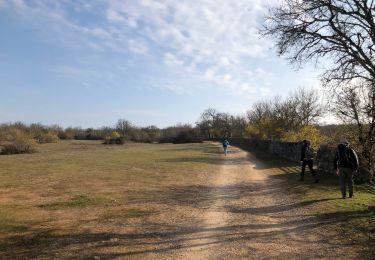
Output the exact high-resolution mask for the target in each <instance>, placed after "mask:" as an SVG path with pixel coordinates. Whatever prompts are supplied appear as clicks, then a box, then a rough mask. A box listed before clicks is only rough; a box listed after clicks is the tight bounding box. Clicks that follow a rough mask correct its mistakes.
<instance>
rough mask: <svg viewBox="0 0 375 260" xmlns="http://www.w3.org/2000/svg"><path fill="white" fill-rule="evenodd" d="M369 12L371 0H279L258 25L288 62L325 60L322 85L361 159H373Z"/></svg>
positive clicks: (373, 60)
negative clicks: (350, 126) (350, 128)
mask: <svg viewBox="0 0 375 260" xmlns="http://www.w3.org/2000/svg"><path fill="white" fill-rule="evenodd" d="M374 15H375V0H284V1H282V3H281V5H279V6H277V7H275V8H273V9H271V10H270V15H269V16H268V17H267V24H266V26H265V28H264V29H263V33H264V35H268V36H271V37H274V38H276V44H277V48H278V52H279V54H280V55H284V56H286V57H287V58H288V59H289V60H290V61H291V62H292V63H293V64H297V65H302V64H304V63H306V62H311V61H313V62H316V63H318V62H320V61H324V65H325V68H324V69H325V71H324V73H323V74H322V83H323V85H324V86H326V87H327V89H328V90H330V91H331V95H332V100H333V104H334V106H333V110H334V111H335V112H336V114H338V115H341V116H340V118H341V119H342V120H343V121H344V122H346V123H355V125H356V126H357V128H358V136H357V139H358V141H359V143H360V144H361V146H362V150H363V151H362V152H363V153H362V156H363V157H364V158H366V157H369V158H372V157H374V147H373V144H372V141H370V139H371V138H370V136H373V135H374V132H373V129H374V127H375V125H374V119H373V111H374V109H375V103H374V96H373V93H374V90H375V19H374ZM361 93H362V94H361ZM364 136H367V138H364ZM368 151H370V153H372V154H371V155H370V156H369V155H368V153H369V152H368Z"/></svg>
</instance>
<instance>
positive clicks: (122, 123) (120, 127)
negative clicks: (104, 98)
mask: <svg viewBox="0 0 375 260" xmlns="http://www.w3.org/2000/svg"><path fill="white" fill-rule="evenodd" d="M132 129H133V126H132V124H131V123H130V122H129V121H128V120H125V119H119V120H118V121H117V124H116V131H118V132H119V133H120V134H121V135H122V136H127V135H129V134H130V131H131V130H132Z"/></svg>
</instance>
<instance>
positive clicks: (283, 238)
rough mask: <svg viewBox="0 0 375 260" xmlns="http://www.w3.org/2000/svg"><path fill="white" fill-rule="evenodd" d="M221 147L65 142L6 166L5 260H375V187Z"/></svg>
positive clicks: (1, 164)
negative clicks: (344, 190) (345, 185)
mask: <svg viewBox="0 0 375 260" xmlns="http://www.w3.org/2000/svg"><path fill="white" fill-rule="evenodd" d="M254 154H256V155H257V157H258V158H261V159H262V161H258V160H257V159H256V158H255V157H254V156H252V155H251V154H247V153H246V152H244V151H242V150H240V149H238V148H234V147H232V148H230V151H229V154H228V156H227V157H225V156H224V155H223V154H222V148H221V146H220V145H219V144H217V143H211V142H206V143H203V144H181V145H176V144H135V143H130V144H126V145H124V146H118V145H113V146H107V145H102V144H101V143H100V142H96V141H62V142H59V143H56V144H44V145H40V146H39V152H38V153H35V154H25V155H6V156H1V157H0V258H9V259H15V258H16V259H24V258H38V259H50V258H87V259H99V258H101V259H102V258H103V259H107V258H110V259H112V258H119V259H123V258H129V257H130V258H131V257H133V258H134V259H139V258H147V259H160V258H163V259H165V258H167V259H176V258H183V259H196V258H200V259H205V258H207V259H212V258H228V259H232V258H241V257H242V258H244V257H245V258H259V257H263V256H265V255H266V256H269V257H275V258H301V257H303V258H322V257H323V258H330V259H334V258H337V256H340V255H341V256H342V255H345V257H343V258H344V259H352V258H356V257H358V256H359V255H361V256H362V258H363V259H371V258H372V256H373V254H374V251H373V248H374V247H373V245H374V230H375V227H374V221H373V220H374V216H375V211H374V202H375V189H374V186H371V185H362V186H357V187H356V192H355V199H352V200H341V199H340V193H339V190H338V185H337V180H336V179H335V178H334V177H333V176H328V175H324V176H322V182H321V183H319V184H314V183H313V182H312V179H311V182H309V181H310V180H309V177H310V176H309V175H308V174H307V176H306V180H305V182H304V183H300V182H296V179H297V178H298V173H299V167H298V165H296V164H295V163H292V162H289V161H285V160H282V159H278V158H273V157H267V153H262V152H261V151H254Z"/></svg>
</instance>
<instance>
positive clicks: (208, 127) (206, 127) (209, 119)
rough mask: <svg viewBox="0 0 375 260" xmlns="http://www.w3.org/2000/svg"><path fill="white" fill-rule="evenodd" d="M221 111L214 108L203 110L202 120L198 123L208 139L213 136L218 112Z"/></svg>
mask: <svg viewBox="0 0 375 260" xmlns="http://www.w3.org/2000/svg"><path fill="white" fill-rule="evenodd" d="M218 113H219V112H218V111H217V110H216V109H214V108H207V109H206V110H204V111H203V113H202V114H201V116H200V121H199V122H197V125H198V127H199V129H200V131H201V133H202V134H203V136H205V137H206V138H208V139H211V138H213V137H214V136H213V129H214V125H215V122H216V120H217V114H218Z"/></svg>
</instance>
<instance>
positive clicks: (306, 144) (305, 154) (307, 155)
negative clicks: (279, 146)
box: [299, 140, 319, 183]
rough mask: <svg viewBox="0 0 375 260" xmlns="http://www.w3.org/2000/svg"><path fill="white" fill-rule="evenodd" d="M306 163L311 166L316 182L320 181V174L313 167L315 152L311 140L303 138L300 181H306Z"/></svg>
mask: <svg viewBox="0 0 375 260" xmlns="http://www.w3.org/2000/svg"><path fill="white" fill-rule="evenodd" d="M306 165H307V166H308V167H309V170H310V172H311V173H312V175H313V176H314V179H315V182H316V183H318V182H319V176H318V175H317V174H316V173H315V171H314V169H313V167H314V154H313V150H312V148H311V147H310V141H308V140H303V141H302V147H301V167H302V169H301V177H300V179H299V180H300V181H304V178H305V169H306Z"/></svg>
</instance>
